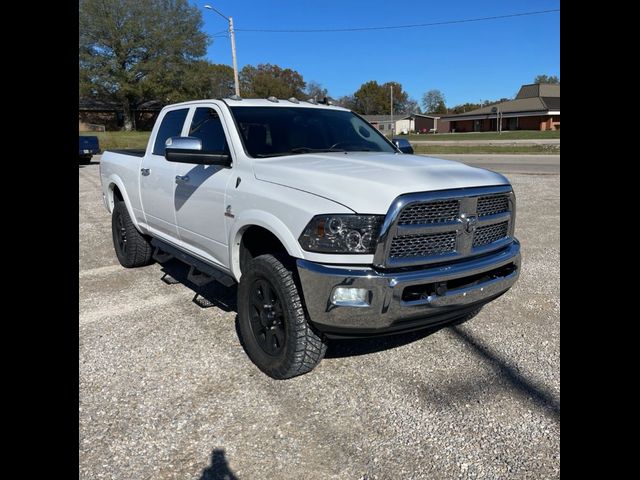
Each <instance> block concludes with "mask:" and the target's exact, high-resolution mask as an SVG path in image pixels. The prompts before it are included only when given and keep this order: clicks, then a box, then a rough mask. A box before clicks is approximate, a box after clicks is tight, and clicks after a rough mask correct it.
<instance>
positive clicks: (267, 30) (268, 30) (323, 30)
mask: <svg viewBox="0 0 640 480" xmlns="http://www.w3.org/2000/svg"><path fill="white" fill-rule="evenodd" d="M559 11H560V9H559V8H555V9H553V10H538V11H536V12H523V13H512V14H509V15H495V16H493V17H481V18H467V19H464V20H447V21H444V22H432V23H415V24H411V25H393V26H385V27H358V28H317V29H272V28H236V31H237V32H261V33H330V32H363V31H369V30H393V29H400V28H419V27H433V26H436V25H452V24H455V23H469V22H483V21H486V20H498V19H500V18H513V17H525V16H529V15H540V14H543V13H552V12H559Z"/></svg>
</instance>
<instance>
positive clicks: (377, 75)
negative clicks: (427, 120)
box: [194, 0, 560, 106]
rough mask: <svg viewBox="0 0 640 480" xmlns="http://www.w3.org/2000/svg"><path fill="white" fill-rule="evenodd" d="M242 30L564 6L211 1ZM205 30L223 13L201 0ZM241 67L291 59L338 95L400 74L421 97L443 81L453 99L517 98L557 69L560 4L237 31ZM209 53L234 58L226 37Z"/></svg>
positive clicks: (522, 0) (529, 1) (221, 24)
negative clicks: (523, 89)
mask: <svg viewBox="0 0 640 480" xmlns="http://www.w3.org/2000/svg"><path fill="white" fill-rule="evenodd" d="M194 3H195V4H196V5H197V6H199V7H203V6H204V5H205V4H207V3H210V4H211V5H213V6H214V7H215V8H217V9H218V10H220V11H221V12H222V13H223V14H225V15H226V16H231V17H233V19H234V24H235V27H236V29H238V30H240V29H242V28H246V29H251V28H273V29H288V28H291V29H305V28H309V29H312V28H324V27H326V28H349V27H377V26H387V25H403V24H414V23H430V22H440V21H449V20H460V19H468V18H478V17H488V16H494V15H507V14H512V13H521V12H528V11H538V10H549V9H554V8H559V7H560V2H559V0H537V1H533V0H511V1H497V0H496V1H477V0H476V1H472V0H471V1H470V0H456V1H455V2H447V1H444V2H425V1H416V0H414V1H411V0H409V1H404V2H394V1H390V0H319V1H311V0H304V1H303V0H211V1H197V2H194ZM203 19H204V22H205V25H204V30H205V32H207V33H208V34H211V35H213V34H216V33H220V32H221V31H223V30H225V29H226V26H227V25H226V21H225V20H224V19H223V18H222V17H220V16H218V15H217V14H216V13H215V12H212V11H210V10H204V9H203ZM236 46H237V54H238V67H239V68H240V69H241V68H242V67H243V66H244V65H247V64H252V65H256V64H259V63H272V64H278V65H280V66H281V67H290V68H293V69H295V70H297V71H298V72H300V73H301V74H302V76H303V77H304V79H305V81H311V80H315V81H317V82H319V83H321V84H322V85H323V86H324V87H325V88H327V89H328V90H329V93H330V95H332V96H334V97H340V96H342V95H346V94H351V93H353V92H355V91H356V90H357V89H358V88H359V86H360V85H361V84H362V83H364V82H366V81H369V80H377V81H378V82H379V83H384V82H387V81H392V80H393V81H397V82H400V83H401V84H402V85H403V87H404V88H405V90H406V91H407V92H408V93H409V95H410V96H411V97H413V98H414V99H416V100H418V101H420V99H421V98H422V94H423V93H424V92H426V91H427V90H430V89H434V88H435V89H439V90H441V91H442V92H443V93H444V95H445V98H446V101H447V105H448V106H453V105H456V104H460V103H465V102H479V101H480V100H487V99H498V98H501V97H512V96H513V95H515V93H516V92H517V91H518V88H519V87H520V86H521V85H522V84H525V83H531V82H532V80H533V78H534V77H535V76H536V75H538V74H547V75H560V12H552V13H546V14H540V15H533V16H527V17H515V18H508V19H497V20H488V21H483V22H472V23H463V24H454V25H440V26H432V27H426V28H410V29H398V30H381V31H367V32H332V33H258V32H243V31H237V32H236ZM207 58H208V59H209V60H210V61H212V62H215V63H225V64H228V65H231V47H230V44H229V40H228V38H215V39H214V42H213V43H212V44H211V45H210V46H209V49H208V52H207Z"/></svg>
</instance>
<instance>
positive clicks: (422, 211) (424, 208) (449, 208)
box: [398, 200, 460, 225]
mask: <svg viewBox="0 0 640 480" xmlns="http://www.w3.org/2000/svg"><path fill="white" fill-rule="evenodd" d="M459 214H460V202H459V201H458V200H443V201H441V202H429V203H416V204H414V205H409V206H408V207H406V208H405V209H404V210H402V213H401V214H400V219H399V220H398V225H417V224H421V223H440V222H451V221H453V220H455V219H456V218H458V215H459Z"/></svg>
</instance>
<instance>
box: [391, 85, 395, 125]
mask: <svg viewBox="0 0 640 480" xmlns="http://www.w3.org/2000/svg"><path fill="white" fill-rule="evenodd" d="M395 134H396V124H395V123H394V122H393V84H391V136H392V137H393V136H394V135H395Z"/></svg>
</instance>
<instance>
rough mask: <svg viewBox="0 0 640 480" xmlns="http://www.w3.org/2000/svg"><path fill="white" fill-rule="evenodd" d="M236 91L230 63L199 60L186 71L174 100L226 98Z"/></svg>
mask: <svg viewBox="0 0 640 480" xmlns="http://www.w3.org/2000/svg"><path fill="white" fill-rule="evenodd" d="M234 93H235V90H234V84H233V68H231V67H230V66H229V65H222V64H213V63H210V62H208V61H206V60H197V61H195V62H193V63H192V64H190V65H189V67H188V68H187V70H186V71H185V75H184V77H183V81H182V84H181V85H180V88H179V89H178V90H177V91H176V92H174V96H173V98H171V100H172V101H175V102H179V101H183V100H193V99H204V98H225V97H229V96H231V95H233V94H234Z"/></svg>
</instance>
